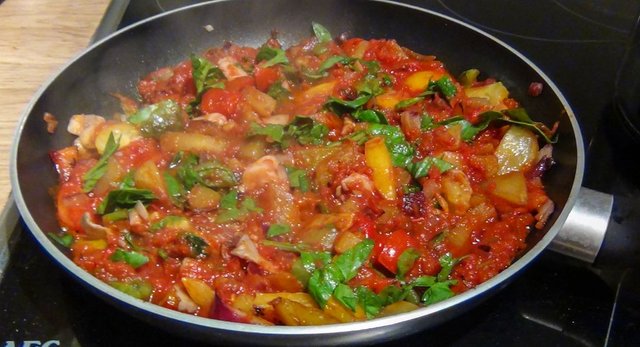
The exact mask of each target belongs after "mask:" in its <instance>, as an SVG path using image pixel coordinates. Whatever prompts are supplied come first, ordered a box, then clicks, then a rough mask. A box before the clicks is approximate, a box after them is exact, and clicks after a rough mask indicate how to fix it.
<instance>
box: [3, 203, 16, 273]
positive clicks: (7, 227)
mask: <svg viewBox="0 0 640 347" xmlns="http://www.w3.org/2000/svg"><path fill="white" fill-rule="evenodd" d="M19 219H20V215H19V214H18V209H17V208H16V203H15V201H14V200H13V196H12V195H9V198H8V199H7V203H6V205H5V206H4V209H3V210H2V213H1V214H0V282H1V281H2V278H3V277H4V272H5V269H6V268H7V265H8V264H9V256H10V255H11V249H12V245H11V236H13V232H14V230H16V229H18V228H16V225H17V224H18V220H19Z"/></svg>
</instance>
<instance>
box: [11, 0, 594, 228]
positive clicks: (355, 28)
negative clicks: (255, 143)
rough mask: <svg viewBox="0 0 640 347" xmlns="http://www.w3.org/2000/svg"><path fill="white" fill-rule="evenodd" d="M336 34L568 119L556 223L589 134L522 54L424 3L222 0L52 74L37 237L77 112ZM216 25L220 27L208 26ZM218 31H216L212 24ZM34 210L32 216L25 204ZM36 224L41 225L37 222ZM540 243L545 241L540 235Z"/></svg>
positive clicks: (22, 166)
mask: <svg viewBox="0 0 640 347" xmlns="http://www.w3.org/2000/svg"><path fill="white" fill-rule="evenodd" d="M312 22H318V23H321V24H323V25H324V26H326V27H327V28H328V29H329V30H330V31H331V32H332V33H333V34H334V36H335V35H338V34H340V33H348V34H349V35H350V36H354V37H356V36H357V37H364V38H389V39H395V40H397V41H398V43H399V44H400V45H402V46H406V47H408V48H410V49H412V50H414V51H417V52H419V53H423V54H432V55H436V56H437V57H438V58H439V59H440V60H442V61H443V62H445V64H446V65H447V67H448V68H449V69H450V70H451V71H452V72H453V73H454V74H455V73H460V72H462V71H463V70H466V69H469V68H477V69H479V70H480V71H481V72H482V76H485V77H489V76H490V77H494V78H496V79H497V80H500V81H503V83H504V84H505V85H506V86H507V88H508V89H509V90H510V91H511V92H512V97H514V98H515V99H517V100H519V101H521V103H522V106H524V107H525V108H526V109H527V110H528V112H529V114H530V115H531V116H532V117H533V118H534V119H536V120H540V121H543V122H545V123H546V124H552V123H553V122H555V121H560V128H559V142H558V144H557V145H555V147H554V157H555V159H556V161H557V165H556V166H555V167H554V168H553V169H552V170H551V171H550V172H549V173H548V174H547V175H546V177H545V185H546V187H547V191H548V194H549V196H550V197H551V198H552V199H553V200H554V201H555V203H556V206H557V208H556V213H555V214H554V216H553V217H552V218H551V220H550V222H549V223H548V226H547V229H546V230H544V231H543V232H542V233H541V234H540V235H539V236H541V235H543V234H544V233H545V232H546V231H547V230H549V226H551V225H553V224H554V222H555V220H556V219H557V218H558V216H559V214H560V212H559V211H561V210H562V209H563V208H564V206H565V204H566V202H567V199H568V198H569V196H570V193H571V190H572V187H573V188H575V187H574V178H575V177H581V176H580V174H578V175H577V176H576V172H577V171H578V170H582V168H581V167H580V163H581V160H582V159H579V158H580V157H581V156H582V148H578V147H581V140H580V138H579V134H578V135H577V138H578V139H576V132H577V131H578V129H577V126H576V125H575V124H574V123H575V120H573V123H572V119H573V115H572V114H571V111H570V110H568V109H567V108H566V106H567V105H565V104H563V102H564V99H563V98H562V97H561V96H559V95H557V94H556V91H555V87H553V86H552V85H551V84H550V81H546V80H545V79H544V78H543V77H542V76H541V75H540V74H539V73H538V71H537V69H536V68H535V67H533V66H531V65H530V64H528V62H526V61H525V60H523V59H522V58H521V57H519V56H518V55H517V54H516V53H515V52H514V51H512V50H511V49H509V48H507V47H505V46H503V45H502V44H499V43H497V42H496V41H494V40H493V39H492V38H490V37H487V36H485V35H483V34H481V33H479V32H477V31H474V30H472V29H470V28H469V27H467V26H464V25H462V24H460V23H457V22H454V21H452V20H450V19H447V18H443V17H440V16H437V15H433V14H430V13H427V12H425V11H419V10H416V9H415V8H411V7H407V6H400V5H397V4H392V3H386V2H372V1H364V0H360V1H341V0H330V1H317V0H302V1H294V0H274V1H266V0H251V1H222V2H216V3H211V4H206V5H201V6H195V7H191V8H188V9H186V10H181V11H176V12H173V13H170V14H168V15H165V16H161V17H159V18H155V19H152V20H150V21H146V22H143V23H142V24H139V25H136V26H134V27H132V28H129V29H127V30H125V31H124V32H121V33H118V34H115V35H113V36H111V37H110V38H108V39H106V40H104V41H102V42H100V43H98V44H97V45H95V46H93V47H92V48H91V49H90V50H88V51H87V52H86V53H84V54H83V55H81V56H80V57H79V58H77V59H76V60H75V61H73V62H72V63H71V64H70V65H69V66H67V67H66V68H65V69H64V70H63V71H62V72H61V73H60V74H59V75H58V76H57V77H55V78H54V79H53V81H52V82H51V84H50V85H48V86H47V87H46V88H45V89H44V90H43V91H42V94H40V95H39V96H37V98H36V99H35V100H34V102H33V104H32V107H31V109H30V110H28V114H27V115H26V119H24V121H23V122H24V123H23V124H22V129H21V131H20V132H19V133H18V136H19V139H18V140H17V142H16V145H17V147H16V148H15V149H14V151H15V152H14V162H13V163H12V165H13V166H14V167H13V169H12V173H13V175H14V176H15V177H14V180H13V182H14V184H15V183H17V186H14V187H13V188H14V191H15V192H16V197H17V199H18V202H19V205H20V206H23V205H22V203H21V202H23V203H24V206H23V209H22V211H21V212H22V213H23V214H27V213H28V214H30V217H26V219H28V223H29V220H32V221H33V222H32V223H34V224H33V225H31V226H35V225H37V227H38V229H39V230H37V229H36V230H32V232H34V233H41V232H42V231H44V232H48V231H53V230H57V229H58V223H57V221H56V218H55V207H54V203H53V199H52V198H51V196H50V190H51V188H52V187H54V186H55V185H56V183H57V174H56V172H55V168H54V167H53V165H52V163H51V161H50V159H49V152H50V151H52V150H55V149H59V148H62V147H65V146H68V145H70V144H71V143H72V141H73V136H72V135H70V134H68V133H67V132H66V130H65V128H66V125H67V122H68V119H69V118H70V116H71V115H73V114H78V113H86V114H99V115H103V116H106V117H109V116H111V115H112V114H113V113H115V112H118V111H119V104H118V102H117V100H116V99H115V98H114V97H112V96H110V94H111V93H114V92H118V93H122V94H126V95H137V94H136V89H135V82H136V81H137V80H138V79H139V78H140V77H142V76H144V75H145V74H147V73H149V72H151V71H153V70H155V69H157V68H159V67H162V66H166V65H172V64H176V63H178V62H180V61H181V60H184V59H186V58H187V57H188V56H189V54H190V53H192V52H193V53H199V52H202V51H204V50H205V49H206V48H208V47H212V46H218V45H221V44H223V43H224V42H225V41H232V42H234V43H238V44H241V45H251V46H258V45H260V44H262V43H263V42H264V41H265V40H266V39H267V38H269V36H270V34H271V32H272V31H273V30H275V31H277V32H278V37H279V38H280V39H281V41H282V42H283V44H284V45H285V46H288V45H290V44H292V43H294V42H296V41H298V40H299V39H301V38H303V37H308V36H310V35H312V31H311V23H312ZM207 26H211V27H212V28H213V30H207V29H206V27H207ZM211 27H209V29H210V28H211ZM531 82H543V83H544V84H545V89H544V92H543V93H542V95H540V96H538V97H530V96H528V95H527V93H526V91H527V87H528V86H529V84H530V83H531ZM44 112H50V113H52V114H53V115H55V116H56V117H57V118H58V120H59V121H60V126H59V128H58V130H57V132H56V133H55V134H49V133H47V131H46V124H45V123H44V121H43V120H42V116H43V114H44ZM24 207H26V208H27V209H28V212H27V211H26V210H24ZM34 229H35V228H34ZM536 239H539V237H537V238H536Z"/></svg>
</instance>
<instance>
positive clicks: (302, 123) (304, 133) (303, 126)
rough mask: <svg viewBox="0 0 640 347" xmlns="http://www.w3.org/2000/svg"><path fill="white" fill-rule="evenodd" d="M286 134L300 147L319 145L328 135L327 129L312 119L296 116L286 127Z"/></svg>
mask: <svg viewBox="0 0 640 347" xmlns="http://www.w3.org/2000/svg"><path fill="white" fill-rule="evenodd" d="M286 134H287V135H289V136H292V137H293V138H295V139H296V140H297V141H298V143H300V144H301V145H321V144H323V143H324V138H325V137H326V136H327V134H329V128H327V126H326V125H324V124H320V123H318V122H316V121H315V120H313V118H310V117H303V116H296V117H295V118H294V119H293V121H292V122H291V123H289V124H288V125H287V126H286Z"/></svg>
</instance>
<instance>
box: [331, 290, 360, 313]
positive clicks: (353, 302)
mask: <svg viewBox="0 0 640 347" xmlns="http://www.w3.org/2000/svg"><path fill="white" fill-rule="evenodd" d="M333 297H334V298H336V300H338V301H339V302H340V303H342V304H343V305H344V306H346V307H348V308H350V309H351V311H355V310H356V307H357V306H358V297H357V296H356V295H355V294H354V293H353V290H351V287H349V286H348V285H346V284H343V283H339V284H338V285H337V286H336V289H335V290H334V291H333Z"/></svg>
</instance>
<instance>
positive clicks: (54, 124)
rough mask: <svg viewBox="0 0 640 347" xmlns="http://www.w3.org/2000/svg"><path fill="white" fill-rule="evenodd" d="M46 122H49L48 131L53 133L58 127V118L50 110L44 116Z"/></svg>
mask: <svg viewBox="0 0 640 347" xmlns="http://www.w3.org/2000/svg"><path fill="white" fill-rule="evenodd" d="M42 119H43V120H44V122H45V123H47V132H48V133H49V134H53V133H55V132H56V128H57V127H58V120H57V119H56V117H55V116H54V115H52V114H51V113H49V112H45V113H44V116H43V117H42Z"/></svg>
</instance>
